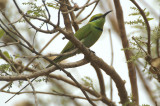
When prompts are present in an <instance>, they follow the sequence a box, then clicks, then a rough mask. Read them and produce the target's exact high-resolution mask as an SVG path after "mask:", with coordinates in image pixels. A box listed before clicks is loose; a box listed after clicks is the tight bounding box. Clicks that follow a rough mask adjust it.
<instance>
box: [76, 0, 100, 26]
mask: <svg viewBox="0 0 160 106" xmlns="http://www.w3.org/2000/svg"><path fill="white" fill-rule="evenodd" d="M99 1H100V0H98V1H97V2H96V4H95V6H94V7H93V9H92V11H91V12H90V13H89V14H88V15H87V16H86V17H85V18H83V19H82V20H80V21H79V22H78V23H81V22H82V21H84V20H86V19H87V18H88V17H89V16H90V15H91V14H92V13H93V11H94V10H95V8H96V7H97V4H98V3H99Z"/></svg>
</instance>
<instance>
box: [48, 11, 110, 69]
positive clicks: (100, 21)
mask: <svg viewBox="0 0 160 106" xmlns="http://www.w3.org/2000/svg"><path fill="white" fill-rule="evenodd" d="M110 12H111V11H108V12H107V13H105V14H96V15H94V16H92V17H91V19H90V20H89V22H88V23H87V25H85V26H83V27H82V28H80V29H79V30H78V31H77V32H76V33H75V34H74V36H75V37H76V38H77V39H78V40H80V41H81V42H82V43H83V44H84V45H85V46H86V47H88V48H89V47H91V46H92V45H93V44H95V42H96V41H97V40H98V39H99V37H100V36H101V34H102V31H103V26H104V23H105V16H106V15H107V14H108V13H110ZM73 49H75V46H74V45H73V44H72V43H71V42H70V41H69V42H68V43H67V45H66V46H65V47H64V48H63V50H62V51H61V53H66V52H70V51H72V50H73ZM77 52H80V51H79V50H78V51H77ZM75 54H76V53H74V54H70V55H66V56H57V57H56V58H55V59H54V60H53V61H54V62H60V61H62V60H64V59H67V58H68V57H71V56H73V55H75ZM49 66H50V65H49Z"/></svg>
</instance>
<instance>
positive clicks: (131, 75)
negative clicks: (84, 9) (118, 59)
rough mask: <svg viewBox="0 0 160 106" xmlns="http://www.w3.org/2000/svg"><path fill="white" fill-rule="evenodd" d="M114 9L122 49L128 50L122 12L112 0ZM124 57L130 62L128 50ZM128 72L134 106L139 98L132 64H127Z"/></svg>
mask: <svg viewBox="0 0 160 106" xmlns="http://www.w3.org/2000/svg"><path fill="white" fill-rule="evenodd" d="M113 1H114V5H115V9H116V17H117V21H118V27H119V31H120V33H119V34H120V37H121V41H122V45H123V48H129V42H128V39H127V35H126V31H125V26H124V19H123V11H122V7H121V4H120V1H119V0H113ZM124 52H125V57H126V60H127V61H128V60H130V58H131V56H132V52H131V51H130V50H125V51H124ZM127 65H128V71H129V78H130V82H131V89H132V95H133V102H135V104H136V105H139V97H138V88H137V78H136V71H135V66H134V63H133V62H128V63H127Z"/></svg>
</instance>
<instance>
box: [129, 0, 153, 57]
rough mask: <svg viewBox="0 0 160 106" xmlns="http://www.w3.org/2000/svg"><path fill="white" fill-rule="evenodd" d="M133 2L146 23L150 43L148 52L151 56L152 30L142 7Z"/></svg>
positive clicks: (132, 0) (133, 0)
mask: <svg viewBox="0 0 160 106" xmlns="http://www.w3.org/2000/svg"><path fill="white" fill-rule="evenodd" d="M131 2H132V3H133V4H134V5H135V6H136V7H137V8H138V10H139V12H140V14H141V15H142V17H143V19H144V21H145V23H146V26H147V28H146V30H147V33H148V42H147V52H148V54H149V55H151V28H150V25H149V22H148V20H147V17H146V15H145V13H144V11H143V10H142V9H141V7H140V6H139V5H138V4H137V2H136V1H135V0H131Z"/></svg>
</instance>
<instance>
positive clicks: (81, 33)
mask: <svg viewBox="0 0 160 106" xmlns="http://www.w3.org/2000/svg"><path fill="white" fill-rule="evenodd" d="M91 32H92V30H91V24H87V25H85V26H83V27H82V28H80V29H79V30H78V31H77V32H76V33H75V35H74V36H75V37H76V38H77V39H78V40H80V41H81V40H82V39H84V38H86V37H87V36H88V35H89V34H90V33H91Z"/></svg>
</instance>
